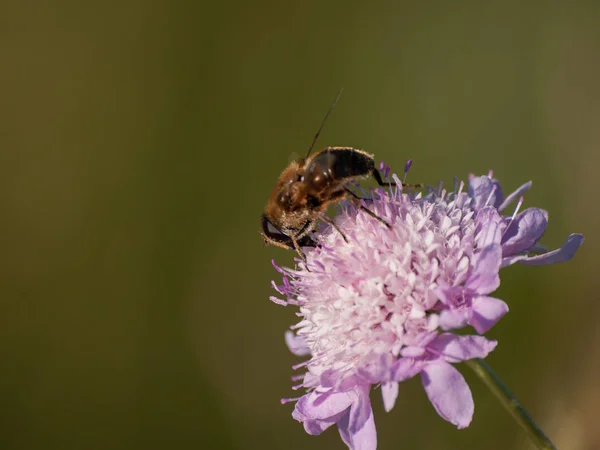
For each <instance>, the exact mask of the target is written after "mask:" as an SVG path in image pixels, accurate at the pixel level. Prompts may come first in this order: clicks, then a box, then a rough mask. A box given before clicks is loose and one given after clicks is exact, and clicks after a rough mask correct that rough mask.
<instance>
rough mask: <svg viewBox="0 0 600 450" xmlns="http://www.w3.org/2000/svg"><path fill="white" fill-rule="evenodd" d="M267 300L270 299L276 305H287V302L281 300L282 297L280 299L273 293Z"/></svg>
mask: <svg viewBox="0 0 600 450" xmlns="http://www.w3.org/2000/svg"><path fill="white" fill-rule="evenodd" d="M269 300H271V301H272V302H273V303H275V304H276V305H281V306H287V304H288V302H286V301H285V300H282V299H280V298H278V297H274V296H273V295H271V296H270V297H269Z"/></svg>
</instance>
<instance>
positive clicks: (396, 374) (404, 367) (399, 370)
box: [392, 358, 425, 381]
mask: <svg viewBox="0 0 600 450" xmlns="http://www.w3.org/2000/svg"><path fill="white" fill-rule="evenodd" d="M423 367H425V361H424V360H422V359H415V358H400V359H399V360H398V362H397V363H396V364H394V367H393V368H392V380H393V381H404V380H408V379H409V378H412V377H414V376H415V375H416V374H418V373H419V372H420V371H421V370H423Z"/></svg>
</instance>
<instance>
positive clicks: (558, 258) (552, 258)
mask: <svg viewBox="0 0 600 450" xmlns="http://www.w3.org/2000/svg"><path fill="white" fill-rule="evenodd" d="M582 243H583V236H582V235H581V234H577V233H575V234H571V235H570V236H569V237H568V238H567V240H566V241H565V243H564V244H563V245H562V247H561V248H558V249H556V250H553V251H551V252H548V253H543V254H541V255H535V256H527V255H516V256H511V257H508V258H504V259H503V260H502V267H506V266H509V265H511V264H514V263H516V262H519V263H521V264H525V265H528V266H543V265H546V264H556V263H560V262H565V261H569V260H570V259H571V258H573V256H575V253H576V252H577V249H578V248H579V247H580V246H581V244H582Z"/></svg>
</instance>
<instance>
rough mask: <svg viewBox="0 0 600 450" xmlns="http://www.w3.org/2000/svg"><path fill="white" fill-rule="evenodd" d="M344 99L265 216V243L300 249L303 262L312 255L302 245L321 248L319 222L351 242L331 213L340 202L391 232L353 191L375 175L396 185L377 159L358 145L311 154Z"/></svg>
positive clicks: (278, 187)
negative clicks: (318, 244) (316, 235)
mask: <svg viewBox="0 0 600 450" xmlns="http://www.w3.org/2000/svg"><path fill="white" fill-rule="evenodd" d="M340 95H341V91H340V93H339V94H338V96H337V98H336V100H335V101H334V103H333V104H332V105H331V107H330V108H329V111H328V112H327V114H326V115H325V118H324V119H323V122H322V123H321V127H320V128H319V131H317V134H316V135H315V137H314V138H313V141H312V143H311V145H310V147H309V148H308V151H307V152H306V156H305V157H304V158H300V159H299V160H298V161H294V162H292V163H291V164H290V165H289V166H288V167H286V168H285V170H284V171H283V172H282V173H281V175H280V176H279V178H278V179H277V182H276V183H275V187H274V188H273V191H272V192H271V196H270V197H269V200H268V202H267V206H266V207H265V209H264V212H263V214H262V217H261V230H260V232H261V234H262V236H263V239H264V241H265V244H271V245H276V246H278V247H282V248H285V249H289V250H295V251H296V252H297V253H298V255H300V257H301V258H302V259H303V260H306V257H305V255H304V252H303V251H302V250H301V247H314V246H316V243H315V242H314V241H313V239H312V238H311V236H310V233H311V232H312V231H313V230H314V229H315V227H316V226H317V224H318V222H319V221H323V222H326V223H328V224H329V225H331V226H332V227H333V228H334V229H336V230H337V232H338V233H340V235H341V236H342V238H343V239H344V241H346V242H348V238H347V237H346V235H345V234H344V232H343V231H342V230H341V229H340V228H339V227H338V226H337V225H336V223H335V222H334V221H333V219H331V218H330V217H329V216H327V215H326V214H325V213H326V210H327V207H328V206H329V205H330V204H332V203H334V202H338V201H341V200H343V199H349V200H350V201H352V202H353V203H354V204H355V205H356V206H357V207H358V208H359V209H360V210H362V211H363V212H365V213H366V214H368V215H370V216H371V217H373V218H374V219H376V220H378V221H379V222H380V223H381V224H382V225H384V226H386V227H387V228H391V225H390V224H389V223H387V222H386V221H385V220H384V219H382V218H381V217H379V216H378V215H376V214H375V213H374V212H373V211H371V210H370V209H369V208H367V207H365V206H364V205H362V204H361V203H360V200H361V197H359V196H358V195H357V194H355V193H354V192H353V191H351V190H350V189H349V188H348V185H349V184H350V183H352V182H355V181H357V180H361V179H365V178H369V177H373V178H374V179H375V181H376V182H377V184H379V186H396V183H394V182H384V181H383V179H382V177H381V174H380V173H379V171H378V170H377V168H376V167H375V159H374V158H373V155H371V154H369V153H367V152H365V151H363V150H359V149H356V148H353V147H327V148H324V149H322V150H320V151H318V152H316V153H314V154H313V155H311V151H312V149H313V147H314V144H315V142H316V141H317V138H318V137H319V134H320V132H321V130H322V129H323V125H324V124H325V121H326V120H327V117H328V116H329V114H330V113H331V110H332V109H333V107H334V106H335V104H336V103H337V101H338V100H339V97H340ZM405 186H408V185H405ZM410 187H420V185H412V186H410Z"/></svg>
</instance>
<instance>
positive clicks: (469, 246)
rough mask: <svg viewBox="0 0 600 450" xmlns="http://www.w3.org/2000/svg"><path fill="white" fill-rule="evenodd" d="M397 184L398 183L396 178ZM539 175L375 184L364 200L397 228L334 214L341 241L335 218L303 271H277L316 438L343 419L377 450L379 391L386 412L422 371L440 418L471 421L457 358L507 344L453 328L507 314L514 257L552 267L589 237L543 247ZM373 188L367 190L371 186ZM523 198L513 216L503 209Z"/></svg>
mask: <svg viewBox="0 0 600 450" xmlns="http://www.w3.org/2000/svg"><path fill="white" fill-rule="evenodd" d="M394 179H395V180H396V182H397V183H400V180H399V179H398V178H397V177H396V176H394ZM530 186H531V183H528V184H525V185H523V186H522V187H521V188H519V189H518V190H517V191H516V192H515V193H513V194H511V195H509V196H508V197H506V198H504V196H503V194H502V190H501V188H500V185H499V184H498V182H497V181H496V180H494V179H492V178H491V174H490V176H483V177H474V176H472V177H471V179H470V182H469V186H468V189H467V192H464V184H463V183H461V184H460V185H458V186H457V188H456V189H455V190H454V192H451V193H448V192H446V191H444V190H442V189H441V188H440V190H439V192H433V191H430V192H427V193H426V194H425V195H423V194H421V193H407V192H403V191H402V190H400V189H394V190H392V191H391V192H387V191H385V190H377V191H375V192H374V193H373V195H371V196H369V198H368V199H366V200H365V206H366V207H368V208H369V209H370V210H371V211H372V212H374V213H375V214H377V215H378V216H379V217H381V218H383V219H385V220H386V221H387V222H388V223H390V224H392V225H393V227H392V228H391V229H387V228H386V227H385V226H383V225H382V224H381V223H380V222H378V221H377V220H375V219H373V218H372V217H370V216H369V215H367V214H364V213H363V212H361V211H360V210H359V209H357V208H356V207H355V206H354V205H353V204H352V203H342V204H341V206H340V208H341V211H340V213H339V214H338V215H337V216H336V218H335V223H336V225H337V226H338V227H339V228H340V229H341V230H342V231H343V232H344V233H345V234H346V236H347V237H348V241H349V242H348V243H346V242H345V241H344V239H343V237H342V236H341V235H340V233H338V232H337V231H336V230H335V229H333V228H332V227H331V226H329V225H325V226H323V227H322V228H321V229H320V230H319V232H318V233H317V235H316V236H315V237H314V239H315V240H316V241H317V244H318V245H317V247H315V248H310V249H308V248H307V249H305V252H306V262H303V261H298V267H297V268H296V269H295V270H291V269H284V268H281V267H279V266H277V265H276V264H275V263H274V265H275V268H276V269H277V270H278V271H279V272H280V273H281V274H282V275H283V284H282V285H276V284H273V285H274V287H275V289H276V290H277V292H278V293H279V294H280V296H281V297H284V299H282V298H278V297H272V300H273V301H275V302H276V303H278V304H291V305H296V306H298V307H299V312H298V316H299V317H300V318H301V320H300V322H299V323H298V324H296V325H295V326H293V327H292V330H293V332H292V331H289V332H287V333H286V342H287V344H288V346H289V348H290V350H291V351H292V352H293V353H294V354H296V355H299V356H305V357H308V360H306V361H305V362H303V363H301V364H298V365H297V366H296V367H295V368H296V369H300V368H305V369H306V372H305V373H304V374H302V375H299V376H296V377H295V380H297V381H299V383H298V385H297V386H295V387H294V388H295V389H306V390H307V393H306V394H304V395H303V396H301V397H300V398H297V399H285V400H283V401H284V402H287V401H296V400H297V402H296V406H295V409H294V412H293V414H292V415H293V417H294V418H295V419H296V420H298V421H300V422H302V423H303V424H304V428H305V430H306V432H307V433H309V434H320V433H321V432H323V431H324V430H325V429H327V428H328V427H330V426H332V425H337V428H338V430H339V432H340V435H341V437H342V440H343V441H344V442H345V443H346V445H347V446H348V447H349V448H350V449H360V450H370V449H375V448H376V446H377V435H376V431H375V422H374V418H373V412H372V409H371V403H370V398H369V393H370V390H371V388H372V387H374V386H379V385H380V386H381V392H382V396H383V402H384V407H385V409H386V411H389V410H391V409H392V408H393V406H394V404H395V402H396V398H397V396H398V391H399V382H401V381H404V380H406V379H408V378H411V377H413V376H416V375H420V376H421V380H422V383H423V387H424V389H425V392H426V393H427V396H428V397H429V399H430V401H431V403H432V405H433V407H434V408H435V410H436V411H437V412H438V414H439V415H440V416H441V417H442V418H444V419H446V420H447V421H449V422H451V423H452V424H454V425H456V426H457V427H458V428H464V427H467V426H468V425H469V424H470V422H471V419H472V417H473V411H474V403H473V397H472V395H471V391H470V389H469V386H468V385H467V383H466V382H465V380H464V378H463V377H462V375H461V374H460V372H458V370H456V368H454V366H453V365H452V364H455V363H459V362H461V361H465V360H469V359H472V358H485V357H486V356H487V355H488V354H489V353H490V352H491V351H492V350H493V349H494V348H495V347H496V345H497V342H496V341H493V340H488V339H487V338H485V337H483V336H479V335H461V336H458V335H455V334H453V333H449V332H447V331H450V330H455V329H460V328H463V327H465V326H467V325H470V326H471V327H472V328H473V329H475V331H476V332H477V333H480V334H482V333H485V332H487V331H488V330H489V329H490V328H492V327H493V326H494V325H495V324H496V323H497V322H498V321H499V320H500V319H501V318H502V317H503V316H504V315H505V314H506V313H507V312H508V306H507V305H506V303H504V302H503V301H502V300H499V299H497V298H494V297H491V296H490V294H492V293H493V292H494V291H495V290H496V289H497V288H498V286H499V285H500V277H499V271H500V268H501V267H505V266H508V265H511V264H513V263H515V262H520V263H522V264H530V265H535V264H550V263H554V262H560V261H566V260H568V259H570V258H571V257H572V256H573V255H574V253H575V251H576V250H577V248H578V247H579V245H581V242H582V241H583V237H582V236H581V235H576V234H574V235H571V236H570V237H569V238H568V239H567V242H566V243H565V245H563V247H562V248H560V249H558V250H555V251H553V252H548V253H542V254H536V253H537V252H538V251H539V250H540V249H541V247H540V246H539V245H538V241H539V239H540V238H541V237H542V235H543V233H544V230H545V228H546V226H547V223H548V215H547V213H546V212H545V211H543V210H540V209H536V208H530V209H526V210H525V211H523V212H520V213H519V209H520V206H521V204H522V202H523V199H522V194H523V193H524V192H525V191H526V190H527V189H529V187H530ZM363 194H364V195H367V193H366V192H363ZM517 199H519V200H518V204H517V207H516V209H515V211H514V213H513V214H511V215H510V216H503V215H502V214H501V213H502V210H503V209H504V208H506V206H508V205H509V204H510V203H511V202H513V201H515V200H517Z"/></svg>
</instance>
